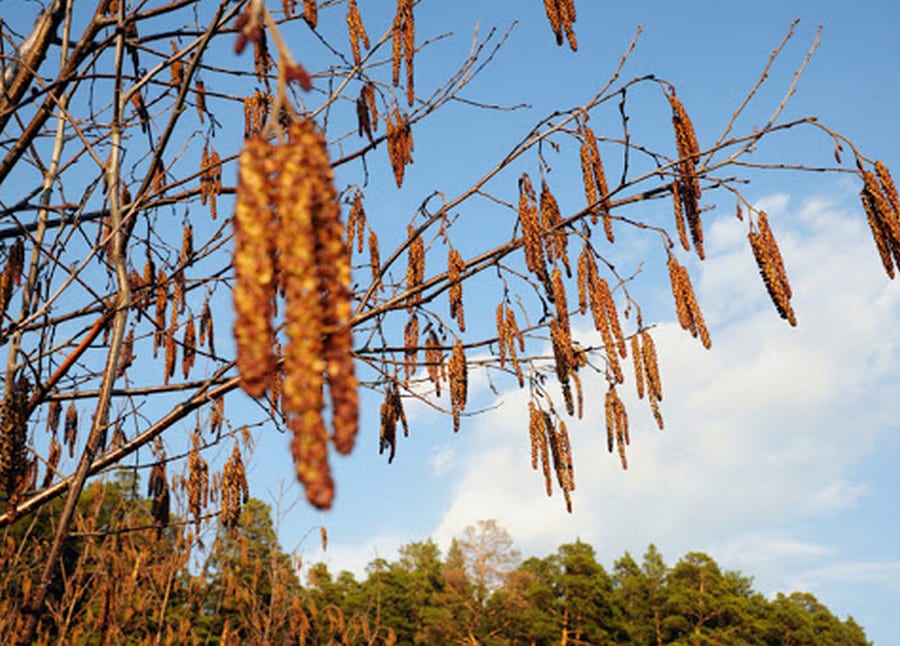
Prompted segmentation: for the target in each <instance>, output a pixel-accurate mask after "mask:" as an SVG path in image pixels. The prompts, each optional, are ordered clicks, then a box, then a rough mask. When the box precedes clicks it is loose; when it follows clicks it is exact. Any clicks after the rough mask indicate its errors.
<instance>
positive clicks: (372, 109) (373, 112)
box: [359, 83, 378, 131]
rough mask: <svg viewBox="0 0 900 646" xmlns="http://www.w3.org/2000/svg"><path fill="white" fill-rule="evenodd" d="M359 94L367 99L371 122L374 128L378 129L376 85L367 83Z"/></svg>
mask: <svg viewBox="0 0 900 646" xmlns="http://www.w3.org/2000/svg"><path fill="white" fill-rule="evenodd" d="M359 95H360V97H361V98H363V99H365V102H366V105H367V106H368V107H369V122H370V123H371V124H372V130H373V131H374V130H378V105H377V104H376V103H375V85H374V84H373V83H366V84H365V85H363V87H362V89H361V90H360V92H359Z"/></svg>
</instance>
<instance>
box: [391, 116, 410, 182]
mask: <svg viewBox="0 0 900 646" xmlns="http://www.w3.org/2000/svg"><path fill="white" fill-rule="evenodd" d="M387 144H388V145H387V147H388V156H389V157H390V160H391V168H392V169H393V171H394V181H396V182H397V188H400V186H402V184H403V176H404V174H405V173H406V166H407V165H408V164H411V163H413V158H412V151H413V138H412V130H411V128H410V126H409V121H408V119H407V117H406V115H404V114H401V112H400V110H399V108H396V107H395V108H394V110H393V111H392V112H389V113H388V115H387Z"/></svg>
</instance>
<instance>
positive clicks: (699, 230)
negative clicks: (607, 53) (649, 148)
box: [666, 90, 705, 259]
mask: <svg viewBox="0 0 900 646" xmlns="http://www.w3.org/2000/svg"><path fill="white" fill-rule="evenodd" d="M666 98H667V99H668V100H669V104H670V105H671V107H672V126H673V129H674V131H675V146H676V149H677V151H678V165H677V169H678V183H679V186H678V195H679V198H680V200H681V204H682V208H683V213H684V217H685V218H686V220H687V224H688V229H689V230H690V233H691V238H692V240H693V243H694V249H695V250H696V251H697V255H698V256H699V257H700V259H703V258H704V257H705V252H704V250H703V224H702V221H701V220H700V206H699V201H700V195H701V189H700V180H699V178H698V176H697V162H698V160H699V157H700V147H699V145H698V144H697V134H696V132H695V131H694V125H693V123H692V122H691V119H690V117H688V114H687V112H686V111H685V109H684V105H683V104H682V103H681V101H680V100H679V98H678V97H677V96H676V95H675V92H674V90H672V91H671V92H667V93H666Z"/></svg>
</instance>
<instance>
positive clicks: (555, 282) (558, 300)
mask: <svg viewBox="0 0 900 646" xmlns="http://www.w3.org/2000/svg"><path fill="white" fill-rule="evenodd" d="M550 284H551V285H552V286H553V302H554V304H555V305H556V318H557V320H558V321H559V324H560V326H561V327H563V328H564V329H566V330H568V329H570V326H569V303H568V300H567V298H566V286H565V285H564V284H563V280H562V272H560V271H559V269H554V270H553V275H552V277H551V278H550Z"/></svg>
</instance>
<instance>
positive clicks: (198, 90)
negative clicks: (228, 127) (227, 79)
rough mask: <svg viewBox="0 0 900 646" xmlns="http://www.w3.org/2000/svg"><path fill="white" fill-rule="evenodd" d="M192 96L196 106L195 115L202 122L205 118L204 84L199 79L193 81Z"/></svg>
mask: <svg viewBox="0 0 900 646" xmlns="http://www.w3.org/2000/svg"><path fill="white" fill-rule="evenodd" d="M194 96H195V101H196V107H197V117H198V118H199V119H200V123H203V122H204V121H205V120H206V84H205V83H204V82H203V81H201V80H199V79H197V82H196V83H194Z"/></svg>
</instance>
